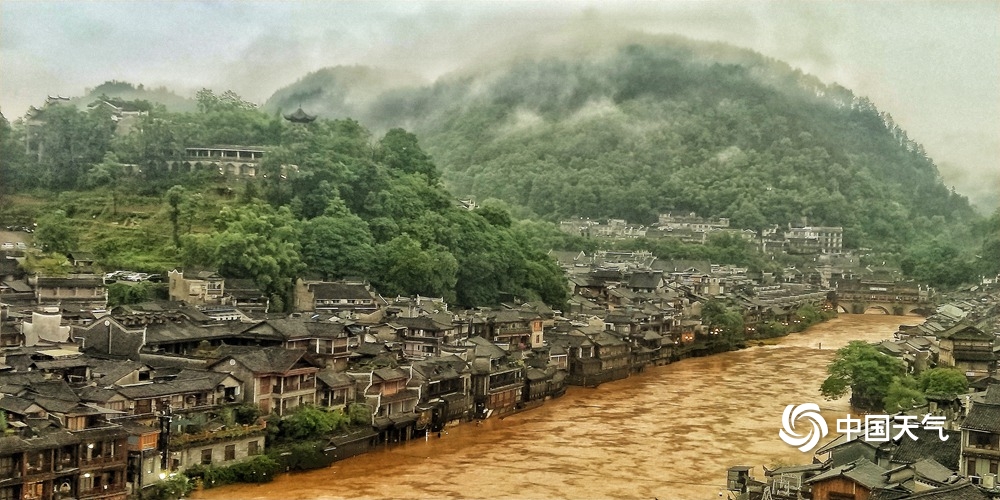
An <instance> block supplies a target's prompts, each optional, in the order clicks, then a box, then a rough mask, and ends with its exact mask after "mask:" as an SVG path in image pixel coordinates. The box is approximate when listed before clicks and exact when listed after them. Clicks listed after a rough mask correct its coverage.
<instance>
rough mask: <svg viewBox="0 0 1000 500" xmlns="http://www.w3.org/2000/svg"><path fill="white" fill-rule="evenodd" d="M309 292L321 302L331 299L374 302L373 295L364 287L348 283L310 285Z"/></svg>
mask: <svg viewBox="0 0 1000 500" xmlns="http://www.w3.org/2000/svg"><path fill="white" fill-rule="evenodd" d="M308 287H309V290H310V291H312V293H313V297H314V298H316V299H321V300H330V299H354V300H365V299H367V300H372V299H374V297H373V296H372V293H371V292H370V291H369V290H368V289H367V288H365V286H364V285H351V284H347V283H309V284H308Z"/></svg>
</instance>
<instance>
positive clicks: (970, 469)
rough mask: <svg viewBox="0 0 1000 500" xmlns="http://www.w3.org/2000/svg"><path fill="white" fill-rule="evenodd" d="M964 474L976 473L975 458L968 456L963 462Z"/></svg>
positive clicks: (971, 474)
mask: <svg viewBox="0 0 1000 500" xmlns="http://www.w3.org/2000/svg"><path fill="white" fill-rule="evenodd" d="M965 475H966V476H975V475H976V459H974V458H970V459H969V461H968V462H966V464H965Z"/></svg>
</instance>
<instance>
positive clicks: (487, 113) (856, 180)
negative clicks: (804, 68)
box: [267, 38, 973, 252]
mask: <svg viewBox="0 0 1000 500" xmlns="http://www.w3.org/2000/svg"><path fill="white" fill-rule="evenodd" d="M352 71H353V72H357V70H356V69H353V70H352ZM341 73H343V71H341V72H338V71H335V70H327V71H326V72H325V73H323V74H316V75H312V76H311V77H307V78H305V79H303V80H302V81H301V82H300V83H299V84H296V85H293V86H292V87H289V88H286V89H282V90H281V91H279V92H278V93H277V94H275V96H274V97H273V98H272V100H270V101H269V102H268V104H267V106H268V107H270V108H272V109H279V108H280V109H294V107H296V106H298V105H300V104H301V105H302V106H304V107H306V108H307V109H310V110H311V111H313V112H320V113H325V114H328V115H336V114H338V113H340V112H342V111H345V110H347V111H349V112H351V113H353V116H357V117H358V119H359V120H361V121H362V122H364V123H366V124H367V125H369V126H371V127H373V128H376V129H385V128H389V127H392V126H404V127H407V128H408V129H410V130H412V131H414V132H415V133H417V134H418V135H419V136H420V137H421V140H422V141H423V143H424V144H425V145H426V147H427V150H428V152H430V153H431V155H432V156H433V157H434V159H435V161H436V162H437V164H438V166H439V167H440V168H441V170H442V175H443V178H444V179H445V181H446V182H447V183H448V185H449V186H450V187H451V188H452V189H453V191H455V192H456V193H457V194H460V195H470V194H471V195H475V196H477V197H479V199H486V198H499V199H502V200H505V201H507V202H508V203H510V204H511V205H512V206H516V207H519V208H523V209H522V211H521V212H520V213H521V214H522V215H535V216H540V217H542V218H546V219H549V220H557V219H559V218H563V217H569V216H585V217H594V218H607V217H617V218H625V219H628V220H630V221H633V222H637V223H650V222H653V221H654V220H655V219H656V215H657V214H658V213H662V212H669V211H683V212H696V213H698V214H699V215H702V216H707V217H729V218H730V219H731V220H732V223H733V224H734V225H735V226H738V227H744V228H753V229H758V228H761V227H764V226H766V225H770V224H780V225H785V224H787V223H789V222H799V221H801V219H802V218H803V217H807V218H808V222H809V223H811V224H814V225H841V226H844V227H845V245H847V246H850V247H855V248H856V247H865V246H867V247H875V248H877V249H882V250H886V251H894V252H898V251H900V250H901V247H902V246H905V245H907V244H908V243H911V242H913V241H914V240H916V239H918V238H923V237H929V236H933V235H938V234H941V233H942V232H943V231H947V230H948V228H949V227H954V225H955V224H963V223H964V221H968V220H970V219H971V218H972V217H973V212H972V210H971V209H970V206H969V204H968V202H967V200H966V199H965V198H964V197H962V196H960V195H958V194H956V193H954V192H953V191H951V190H949V189H948V188H947V187H946V186H945V185H944V184H943V183H942V181H941V179H940V176H939V174H938V171H937V168H936V167H935V165H934V163H933V161H932V160H931V159H930V158H928V157H927V156H926V154H925V153H924V151H923V148H922V147H921V146H920V145H919V144H917V143H915V142H913V141H911V140H910V139H909V138H908V137H907V136H906V133H905V132H904V131H903V130H902V129H901V128H900V127H899V126H897V125H896V124H895V123H894V122H893V120H892V118H891V117H890V116H889V115H888V114H886V113H883V112H880V111H879V110H878V109H877V108H876V107H875V105H874V104H873V103H871V102H869V101H868V100H866V99H865V98H863V97H858V96H855V95H853V94H852V93H851V92H850V91H849V90H847V89H845V88H842V87H839V86H836V85H826V84H823V83H822V82H819V81H818V80H816V79H815V78H813V77H810V76H808V75H804V74H802V73H801V72H798V71H796V70H792V69H791V68H789V67H788V66H787V65H785V64H783V63H780V62H777V61H774V60H770V59H766V58H764V57H762V56H760V55H757V54H754V53H752V52H749V51H745V50H741V49H736V48H733V47H728V46H724V45H719V44H700V43H695V42H691V41H687V40H682V39H673V38H671V39H666V40H661V41H658V42H648V43H644V44H642V45H628V46H623V47H621V48H620V50H617V51H615V52H614V53H612V54H604V55H593V56H574V57H548V58H543V59H538V60H527V61H522V62H520V63H517V64H515V65H514V66H512V67H509V68H507V67H505V68H499V69H494V70H492V71H488V72H486V71H483V72H475V73H467V74H462V75H455V76H452V77H447V78H443V79H441V80H439V81H438V82H437V83H435V84H434V85H431V86H425V87H411V88H405V89H396V90H390V91H387V92H384V93H382V94H381V95H380V96H379V97H378V98H377V99H374V100H372V101H370V102H369V103H368V104H367V107H362V106H359V104H358V103H357V102H351V104H350V106H349V107H346V106H345V105H344V104H343V99H340V100H337V99H333V100H330V99H324V98H323V97H322V96H323V95H328V94H329V93H330V92H331V91H329V90H326V91H320V90H318V89H320V88H322V87H323V85H322V84H321V81H322V80H324V79H327V80H328V83H329V85H330V86H339V88H340V90H338V91H337V92H336V94H337V95H345V94H350V92H351V91H350V89H349V88H345V87H347V86H349V85H350V79H348V78H344V77H342V76H341V77H338V76H336V75H338V74H341ZM300 85H301V86H303V90H304V91H303V92H299V91H298V90H297V89H298V86H300ZM305 90H308V91H305ZM324 92H326V94H324ZM310 95H314V96H316V99H310V97H309V96H310ZM292 96H294V97H295V99H292Z"/></svg>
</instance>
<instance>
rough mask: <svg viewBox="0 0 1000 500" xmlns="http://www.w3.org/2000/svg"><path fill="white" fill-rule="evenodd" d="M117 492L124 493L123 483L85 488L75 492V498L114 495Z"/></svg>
mask: <svg viewBox="0 0 1000 500" xmlns="http://www.w3.org/2000/svg"><path fill="white" fill-rule="evenodd" d="M119 493H125V484H124V483H121V484H105V485H104V486H98V487H96V488H90V489H86V490H80V491H79V492H78V493H77V498H90V497H101V496H105V495H115V494H119Z"/></svg>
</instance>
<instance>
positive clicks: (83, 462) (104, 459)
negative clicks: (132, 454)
mask: <svg viewBox="0 0 1000 500" xmlns="http://www.w3.org/2000/svg"><path fill="white" fill-rule="evenodd" d="M124 461H125V455H121V456H111V455H97V456H93V457H90V458H87V457H81V458H80V467H81V468H82V467H97V466H101V465H105V464H111V463H116V462H124Z"/></svg>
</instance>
